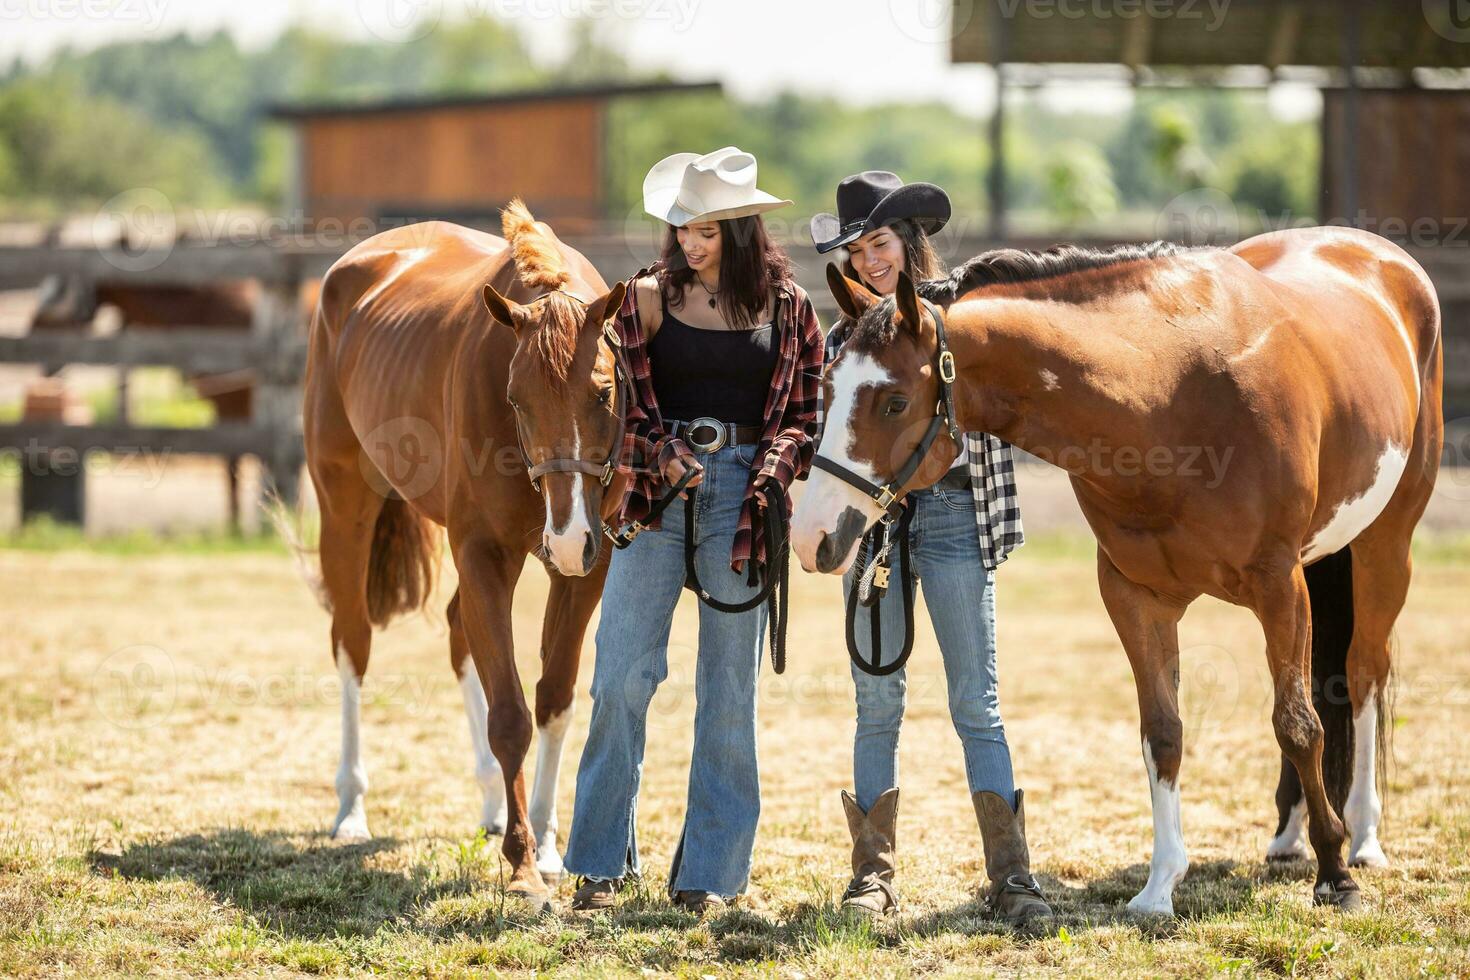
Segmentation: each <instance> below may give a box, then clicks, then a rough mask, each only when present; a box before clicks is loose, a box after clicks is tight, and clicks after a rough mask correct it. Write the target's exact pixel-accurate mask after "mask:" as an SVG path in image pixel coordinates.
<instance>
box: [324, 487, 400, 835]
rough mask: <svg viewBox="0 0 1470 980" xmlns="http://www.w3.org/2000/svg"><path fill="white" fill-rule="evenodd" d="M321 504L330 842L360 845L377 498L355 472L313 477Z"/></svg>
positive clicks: (364, 825) (364, 827) (363, 827)
mask: <svg viewBox="0 0 1470 980" xmlns="http://www.w3.org/2000/svg"><path fill="white" fill-rule="evenodd" d="M313 479H314V480H315V482H316V487H317V495H318V498H319V500H320V501H321V511H322V532H321V549H320V550H321V567H322V587H323V590H324V591H325V593H326V596H327V599H328V601H329V602H330V604H331V610H332V654H333V656H334V657H335V659H336V662H337V673H338V675H339V676H340V677H341V680H342V758H341V762H340V764H339V765H338V767H337V779H336V787H337V801H338V807H337V817H336V819H335V820H334V821H333V822H332V837H333V838H336V839H338V840H362V839H366V838H368V837H370V836H371V834H370V833H369V832H368V825H367V812H366V810H365V809H364V804H363V796H364V795H365V794H366V793H367V788H368V780H367V768H366V767H365V766H364V765H363V762H362V722H361V705H362V681H363V677H364V676H365V675H366V674H367V668H368V654H369V651H370V649H371V647H372V639H373V627H372V623H371V621H370V620H369V618H368V609H367V577H368V562H369V560H370V557H371V554H372V540H373V529H374V525H375V524H376V523H377V519H378V512H379V511H380V510H381V509H382V507H383V498H382V497H380V496H378V495H377V494H376V493H374V492H373V491H372V489H371V488H370V487H369V486H368V485H367V483H366V482H365V481H364V480H363V479H362V477H361V475H360V474H358V473H357V472H356V469H355V467H354V468H352V469H351V470H347V469H345V468H344V469H341V470H338V471H332V472H330V473H326V472H320V471H318V472H314V473H313Z"/></svg>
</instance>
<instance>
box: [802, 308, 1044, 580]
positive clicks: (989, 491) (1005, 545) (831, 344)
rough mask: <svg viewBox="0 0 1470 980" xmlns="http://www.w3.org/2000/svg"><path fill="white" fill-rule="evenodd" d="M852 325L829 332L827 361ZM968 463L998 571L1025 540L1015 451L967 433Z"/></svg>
mask: <svg viewBox="0 0 1470 980" xmlns="http://www.w3.org/2000/svg"><path fill="white" fill-rule="evenodd" d="M849 327H850V322H849V321H848V320H846V319H845V318H844V319H840V320H838V321H837V323H836V324H834V325H833V327H832V330H831V331H830V332H829V333H828V334H827V341H826V349H825V352H824V361H825V363H827V364H831V363H832V361H834V360H835V359H836V358H837V352H838V350H840V349H841V347H842V344H843V341H845V340H846V339H847V332H848V329H849ZM825 421H826V420H825V417H824V415H823V409H822V405H821V400H820V399H818V403H817V431H818V432H819V433H820V432H821V430H822V426H823V424H824V422H825ZM965 456H966V460H965V463H966V466H967V467H968V468H969V473H970V492H971V493H972V494H973V495H974V497H975V524H976V528H977V530H978V532H979V534H980V559H981V561H983V562H984V563H985V567H986V569H988V570H990V571H992V572H993V571H995V569H996V567H997V566H999V565H1000V563H1001V562H1003V561H1005V560H1006V558H1007V557H1008V556H1009V555H1010V553H1011V552H1012V551H1015V550H1016V549H1017V548H1019V547H1020V546H1021V545H1023V544H1025V543H1026V532H1025V530H1024V529H1023V528H1022V527H1021V502H1020V500H1019V499H1018V498H1017V496H1016V468H1015V451H1014V449H1013V448H1012V446H1011V444H1010V443H1008V442H1006V441H1005V440H1004V439H1000V438H998V437H996V436H993V435H991V434H990V433H988V432H966V433H965Z"/></svg>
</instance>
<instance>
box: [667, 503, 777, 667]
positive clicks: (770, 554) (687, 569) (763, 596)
mask: <svg viewBox="0 0 1470 980" xmlns="http://www.w3.org/2000/svg"><path fill="white" fill-rule="evenodd" d="M767 488H768V490H769V491H770V492H769V493H768V494H767V495H766V499H767V501H768V504H767V508H768V513H767V514H766V519H765V521H764V524H765V539H766V574H765V575H764V576H763V578H764V581H762V582H761V586H760V589H759V590H758V591H757V592H756V594H755V595H753V596H751V597H750V598H749V599H745V600H743V601H741V602H725V601H723V600H721V599H716V598H715V597H714V596H712V595H710V593H709V590H708V589H706V588H705V587H704V585H703V584H702V583H701V582H700V581H699V573H698V572H697V571H696V570H695V568H694V539H695V534H694V497H695V491H694V490H690V491H689V495H688V496H687V497H686V498H685V499H684V585H685V587H686V588H688V589H689V590H690V591H692V592H693V593H694V594H695V595H697V596H699V601H701V602H703V603H704V604H705V605H707V606H709V607H710V608H711V609H717V610H719V611H720V612H728V613H737V612H746V611H748V610H751V609H754V608H755V607H756V606H758V605H760V604H761V603H762V602H764V603H766V606H767V614H768V615H767V625H768V626H769V627H770V635H771V667H772V669H774V670H775V671H776V673H778V674H784V673H786V618H787V613H788V612H789V610H790V606H791V574H790V572H791V548H790V543H791V542H790V535H789V534H788V533H787V529H786V526H787V523H788V515H787V504H786V494H785V492H784V491H782V490H781V488H780V487H778V486H775V485H774V484H767ZM747 561H749V562H750V563H751V564H752V565H754V563H755V558H753V557H752V558H749V559H747ZM752 573H753V574H754V570H753V569H752ZM758 580H759V579H758Z"/></svg>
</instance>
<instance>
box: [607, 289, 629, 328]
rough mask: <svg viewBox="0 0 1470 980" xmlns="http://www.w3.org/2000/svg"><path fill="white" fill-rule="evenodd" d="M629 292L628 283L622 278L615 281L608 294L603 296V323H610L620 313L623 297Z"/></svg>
mask: <svg viewBox="0 0 1470 980" xmlns="http://www.w3.org/2000/svg"><path fill="white" fill-rule="evenodd" d="M627 293H628V284H627V283H625V282H623V281H622V280H621V279H620V280H618V281H617V282H615V283H613V285H612V288H611V289H609V290H608V291H607V295H606V296H604V297H603V298H602V323H603V324H607V323H609V322H610V321H611V320H612V318H613V317H615V316H617V315H618V310H621V309H622V308H623V298H624V297H625V296H626V295H627Z"/></svg>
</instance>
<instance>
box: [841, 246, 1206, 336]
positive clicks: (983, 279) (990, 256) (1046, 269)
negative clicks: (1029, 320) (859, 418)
mask: <svg viewBox="0 0 1470 980" xmlns="http://www.w3.org/2000/svg"><path fill="white" fill-rule="evenodd" d="M1189 251H1192V250H1191V249H1189V248H1187V247H1185V246H1183V245H1175V244H1173V243H1172V242H1162V241H1160V242H1150V243H1149V244H1147V245H1114V246H1112V247H1110V248H1087V247H1084V246H1081V245H1053V246H1052V247H1051V248H1048V249H1043V250H1041V251H1030V250H1026V249H1019V248H996V249H991V250H990V251H988V252H981V253H980V254H979V255H977V256H975V257H974V258H972V259H969V260H967V261H965V262H963V263H962V264H960V265H958V266H956V267H955V268H954V269H952V270H950V273H949V275H947V276H943V277H941V278H939V279H928V280H925V281H924V282H920V283H917V284H916V285H915V287H914V289H915V291H916V292H918V294H919V295H920V296H921V297H923V298H924V299H927V300H929V301H931V302H934V303H939V304H941V305H948V304H950V303H953V302H955V301H956V300H958V299H960V298H961V297H962V296H964V295H965V294H967V293H969V292H971V291H973V290H976V289H979V288H981V287H983V286H996V285H1004V284H1008V283H1023V282H1036V281H1038V280H1043V279H1055V278H1058V277H1061V276H1066V275H1071V274H1073V273H1076V272H1087V271H1089V270H1091V269H1106V268H1108V267H1109V266H1114V265H1121V264H1123V263H1125V262H1141V261H1148V260H1152V259H1161V258H1168V257H1170V256H1174V255H1182V254H1184V253H1186V252H1189ZM896 305H897V304H896V303H895V302H894V300H893V297H891V296H889V297H886V298H885V299H884V300H883V301H882V302H881V303H876V304H874V305H873V306H872V307H871V308H869V310H868V312H867V314H866V315H864V316H863V318H862V319H861V320H859V321H858V322H857V323H855V324H853V326H852V333H851V334H850V335H849V338H850V339H851V340H853V341H856V342H857V343H859V344H863V345H873V346H884V345H887V344H889V343H891V342H892V341H893V336H894V332H895V328H894V325H893V313H894V309H895V307H896Z"/></svg>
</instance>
